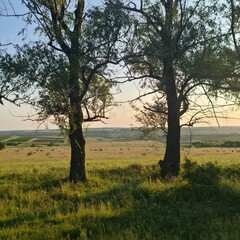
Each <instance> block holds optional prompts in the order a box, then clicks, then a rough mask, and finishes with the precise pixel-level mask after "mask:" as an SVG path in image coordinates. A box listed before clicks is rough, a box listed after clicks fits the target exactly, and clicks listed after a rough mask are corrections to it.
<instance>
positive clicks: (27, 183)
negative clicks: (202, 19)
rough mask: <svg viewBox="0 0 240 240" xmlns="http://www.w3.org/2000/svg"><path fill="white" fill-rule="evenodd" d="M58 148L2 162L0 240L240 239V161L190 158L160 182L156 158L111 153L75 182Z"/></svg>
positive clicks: (97, 160)
mask: <svg viewBox="0 0 240 240" xmlns="http://www.w3.org/2000/svg"><path fill="white" fill-rule="evenodd" d="M109 146H110V145H109ZM104 148H106V146H104V147H103V149H104ZM121 148H122V147H121ZM31 150H32V149H31ZM60 150H61V149H60V148H59V150H55V151H53V152H52V151H51V148H49V149H47V148H46V149H44V150H43V151H42V152H40V150H39V151H36V150H35V149H33V150H32V151H33V152H34V154H33V155H31V156H27V155H26V153H27V152H28V151H29V150H21V149H20V150H19V151H20V152H21V151H22V152H24V155H23V156H24V159H25V160H24V159H23V160H21V161H14V160H12V162H9V161H7V160H6V159H5V160H1V163H0V164H1V169H0V239H7V240H8V239H14V240H15V239H20V240H21V239H23V240H24V239H26V240H27V239H39V240H40V239H41V240H42V239H53V240H56V239H72V240H73V239H91V240H92V239H93V240H95V239H96V240H97V239H111V238H113V239H129V240H131V239H143V240H144V239H183V240H185V239H186V240H191V239H194V240H195V239H197V240H198V239H216V240H218V239H229V240H234V239H236V240H238V239H240V229H239V225H240V164H239V159H236V160H235V161H234V162H232V163H229V162H228V164H223V162H221V164H217V163H214V162H211V163H209V162H206V161H203V162H202V163H201V164H200V163H199V161H198V162H196V163H194V162H192V161H189V160H187V161H184V162H183V166H182V174H181V176H180V177H178V178H175V179H173V180H171V181H162V180H161V179H159V178H158V172H159V169H158V165H157V164H156V162H157V161H156V159H155V160H154V159H153V160H149V159H147V156H142V159H143V160H142V161H141V164H139V158H138V157H137V158H136V159H134V158H129V159H128V158H125V156H126V157H127V154H125V155H124V158H122V159H121V158H120V157H118V159H117V160H116V159H114V158H113V156H114V153H113V155H108V159H97V158H95V159H94V160H93V159H92V160H90V161H88V167H87V169H88V173H87V175H88V181H87V182H86V183H78V184H75V185H74V184H72V183H69V182H68V181H67V176H68V170H69V169H68V165H69V164H68V161H67V160H66V157H65V158H61V157H60V158H57V157H56V156H55V155H54V154H56V153H55V152H57V151H60ZM106 150H107V151H109V154H110V150H109V149H108V148H106ZM3 151H6V150H3ZM12 151H15V150H12ZM119 151H124V150H120V149H119ZM144 151H145V152H148V151H147V150H146V149H143V148H142V149H141V154H142V152H144ZM47 152H49V153H50V155H48V156H46V154H45V153H47ZM94 152H95V151H94ZM40 153H41V154H42V160H41V159H40V156H38V155H37V154H40ZM51 154H52V155H51ZM141 154H140V155H141ZM140 155H139V156H140ZM23 156H22V157H23ZM59 156H60V155H59ZM209 156H211V155H210V154H209ZM214 156H215V155H214ZM34 157H36V159H37V161H35V160H34ZM220 157H221V155H219V158H220ZM90 158H91V156H90ZM145 158H146V160H144V159H145ZM214 160H215V158H214ZM209 161H211V157H209Z"/></svg>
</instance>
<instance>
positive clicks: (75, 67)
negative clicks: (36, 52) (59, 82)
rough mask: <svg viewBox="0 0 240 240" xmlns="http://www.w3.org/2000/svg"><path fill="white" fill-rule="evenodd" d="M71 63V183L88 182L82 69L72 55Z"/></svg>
mask: <svg viewBox="0 0 240 240" xmlns="http://www.w3.org/2000/svg"><path fill="white" fill-rule="evenodd" d="M69 63H70V76H69V87H70V93H69V94H70V96H69V97H70V106H71V110H70V112H69V130H70V132H69V139H70V145H71V163H70V176H69V179H70V181H73V182H75V183H76V182H79V181H86V180H87V178H86V169H85V139H84V135H83V128H82V124H83V112H82V99H81V97H80V96H79V93H80V92H81V91H82V89H81V86H80V83H79V81H80V79H79V78H80V67H79V57H78V55H76V54H72V55H71V56H70V57H69Z"/></svg>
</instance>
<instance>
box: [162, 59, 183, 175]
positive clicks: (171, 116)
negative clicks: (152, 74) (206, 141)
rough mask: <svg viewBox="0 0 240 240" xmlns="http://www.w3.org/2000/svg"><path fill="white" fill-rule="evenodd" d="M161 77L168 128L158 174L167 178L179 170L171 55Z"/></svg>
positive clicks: (178, 129) (177, 118)
mask: <svg viewBox="0 0 240 240" xmlns="http://www.w3.org/2000/svg"><path fill="white" fill-rule="evenodd" d="M163 78H164V82H165V87H166V94H167V107H168V121H167V123H168V126H167V128H168V129H167V141H166V151H165V155H164V159H163V161H160V167H161V172H160V175H161V177H162V178H168V177H172V176H178V175H179V172H180V116H179V111H180V106H179V103H178V97H177V90H176V83H175V77H174V67H173V60H172V59H171V57H169V58H168V59H166V60H165V61H164V70H163Z"/></svg>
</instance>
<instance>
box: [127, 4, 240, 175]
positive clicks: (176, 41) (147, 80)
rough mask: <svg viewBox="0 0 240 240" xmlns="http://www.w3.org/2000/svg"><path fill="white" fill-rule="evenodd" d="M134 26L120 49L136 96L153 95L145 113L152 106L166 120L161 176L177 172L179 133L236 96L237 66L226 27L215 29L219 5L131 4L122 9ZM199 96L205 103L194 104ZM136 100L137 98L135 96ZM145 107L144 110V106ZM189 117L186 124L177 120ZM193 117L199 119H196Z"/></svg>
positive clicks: (217, 21)
mask: <svg viewBox="0 0 240 240" xmlns="http://www.w3.org/2000/svg"><path fill="white" fill-rule="evenodd" d="M124 9H127V10H129V11H131V12H132V13H133V17H135V24H134V26H133V31H132V36H130V37H129V45H128V47H127V49H126V52H127V54H128V55H129V56H130V55H131V56H132V57H131V58H128V61H127V64H128V65H129V68H130V71H129V75H130V78H137V79H139V78H142V79H143V80H142V82H141V87H142V88H143V89H146V88H147V89H150V90H149V92H147V93H144V94H143V95H142V96H147V95H150V94H155V95H157V99H160V101H158V103H157V105H156V104H155V106H154V105H152V106H150V108H149V106H147V108H148V109H147V110H148V111H149V110H153V111H150V112H152V113H153V112H154V111H155V110H156V107H157V108H158V107H159V106H162V107H160V108H158V111H159V112H158V113H159V114H161V115H162V116H163V117H162V119H167V121H166V122H167V136H166V138H167V139H166V151H165V156H164V159H163V161H160V163H161V164H160V165H161V176H162V177H163V178H166V177H171V176H177V175H178V174H179V171H180V129H181V126H182V125H188V126H192V125H193V124H194V123H196V122H197V121H198V120H199V119H202V117H206V114H208V112H209V111H210V110H211V111H212V116H214V117H217V112H216V106H215V105H214V99H215V98H217V97H220V96H221V97H224V96H226V95H228V96H231V97H233V98H234V97H238V96H239V90H240V88H239V86H238V85H236V84H234V83H235V82H239V70H238V69H239V62H238V60H237V56H236V52H235V51H234V49H233V48H232V46H231V43H230V38H229V37H230V33H229V28H226V29H225V30H224V28H222V27H221V21H219V18H220V17H222V16H221V11H222V9H223V6H222V5H221V3H218V2H217V1H211V2H209V1H202V0H201V1H200V0H197V1H187V0H175V1H173V0H164V1H160V0H156V1H147V0H146V1H143V0H141V1H139V2H137V1H135V2H130V3H129V4H127V5H125V6H124ZM201 96H204V97H205V101H206V102H207V104H206V105H205V106H203V105H202V104H201V103H199V102H198V100H199V98H200V97H201ZM137 99H139V98H137ZM145 108H146V107H145ZM187 113H191V117H190V118H189V120H188V122H187V123H184V124H181V119H182V118H183V116H186V114H187ZM199 114H200V115H201V116H199Z"/></svg>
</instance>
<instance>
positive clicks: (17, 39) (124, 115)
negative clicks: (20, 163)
mask: <svg viewBox="0 0 240 240" xmlns="http://www.w3.org/2000/svg"><path fill="white" fill-rule="evenodd" d="M3 2H4V0H0V8H1V7H2V6H3V5H2V4H3ZM5 2H6V1H5ZM12 2H13V3H14V6H15V9H16V10H17V12H18V13H22V12H24V9H23V8H22V6H21V5H20V1H16V0H15V1H12ZM99 2H100V1H99ZM92 3H96V0H90V1H88V4H89V5H91V4H92ZM10 11H11V9H10V8H9V12H10ZM24 26H25V25H24V23H23V22H22V21H21V19H20V18H19V19H16V18H4V17H1V18H0V42H1V43H9V42H11V43H13V44H21V43H22V37H21V36H19V35H18V33H19V32H20V30H21V29H22V27H24ZM35 38H37V36H36V35H34V34H33V31H32V29H31V28H30V29H28V31H27V38H26V40H25V41H26V42H28V41H29V40H33V39H35ZM9 50H11V47H9ZM121 90H122V93H121V94H119V95H117V96H116V101H117V102H122V101H123V99H124V100H126V99H132V98H134V97H136V96H137V95H138V91H137V88H136V86H135V85H134V84H126V85H123V86H121ZM33 113H34V111H33V109H32V108H31V107H29V106H24V105H23V106H21V107H17V106H14V105H13V104H10V103H8V102H4V105H3V106H2V105H0V131H3V130H33V129H37V128H40V129H44V128H57V126H55V125H53V124H51V123H46V124H42V125H39V123H37V122H32V121H29V120H26V119H27V116H28V115H31V114H33ZM134 114H135V113H134V111H133V109H132V108H131V107H130V106H129V104H128V103H125V104H119V105H118V107H115V108H113V109H112V111H111V112H110V113H109V120H105V124H104V123H102V122H96V123H92V124H90V127H136V126H139V124H138V123H137V122H136V121H135V118H134ZM229 116H230V117H232V118H238V117H240V112H234V113H229ZM211 124H212V125H217V123H216V121H212V122H211ZM220 124H221V125H222V126H230V125H231V126H240V120H239V119H228V120H227V119H225V120H220Z"/></svg>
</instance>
